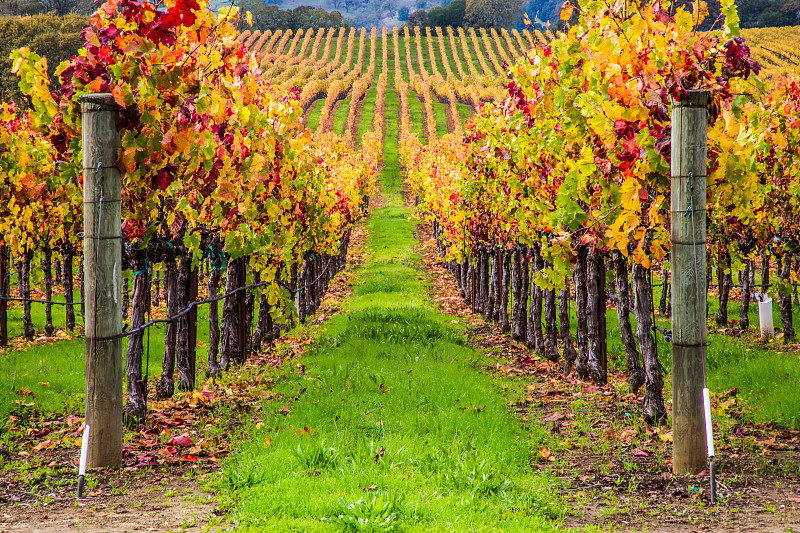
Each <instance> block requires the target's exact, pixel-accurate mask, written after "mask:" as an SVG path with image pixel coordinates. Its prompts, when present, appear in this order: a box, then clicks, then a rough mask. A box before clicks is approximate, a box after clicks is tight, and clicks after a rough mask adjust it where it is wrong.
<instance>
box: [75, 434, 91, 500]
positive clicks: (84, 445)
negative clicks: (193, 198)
mask: <svg viewBox="0 0 800 533" xmlns="http://www.w3.org/2000/svg"><path fill="white" fill-rule="evenodd" d="M89 431H91V427H90V426H86V427H85V428H83V440H82V441H81V464H80V466H78V498H83V484H84V481H85V480H86V458H87V457H88V455H89Z"/></svg>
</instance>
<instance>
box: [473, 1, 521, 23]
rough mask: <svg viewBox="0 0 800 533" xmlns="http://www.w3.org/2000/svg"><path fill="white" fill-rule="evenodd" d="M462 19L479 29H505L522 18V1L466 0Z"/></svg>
mask: <svg viewBox="0 0 800 533" xmlns="http://www.w3.org/2000/svg"><path fill="white" fill-rule="evenodd" d="M466 4H467V5H466V12H465V14H464V19H465V20H466V21H467V22H469V23H470V25H472V26H475V27H480V28H498V29H499V28H506V27H508V26H511V25H512V24H514V23H515V22H517V21H518V20H519V19H520V17H521V16H522V0H468V1H467V2H466Z"/></svg>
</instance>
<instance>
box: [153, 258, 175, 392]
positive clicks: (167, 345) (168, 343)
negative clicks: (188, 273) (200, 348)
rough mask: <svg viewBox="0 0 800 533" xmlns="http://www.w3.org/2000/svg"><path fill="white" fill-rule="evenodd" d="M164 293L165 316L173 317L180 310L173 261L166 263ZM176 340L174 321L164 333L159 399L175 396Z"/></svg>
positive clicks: (168, 324) (158, 389)
mask: <svg viewBox="0 0 800 533" xmlns="http://www.w3.org/2000/svg"><path fill="white" fill-rule="evenodd" d="M166 266H167V270H166V272H165V274H164V277H165V285H166V287H165V291H166V295H165V297H166V299H167V316H175V315H177V314H178V311H179V309H180V303H179V300H178V265H177V264H176V263H175V260H174V259H170V260H168V261H166ZM177 338H178V324H177V323H176V321H174V320H173V321H171V322H168V323H167V328H166V332H165V333H164V361H163V363H162V364H161V379H159V380H158V382H157V383H156V395H157V396H158V397H159V398H171V397H172V395H173V394H175V378H174V374H175V350H176V343H177Z"/></svg>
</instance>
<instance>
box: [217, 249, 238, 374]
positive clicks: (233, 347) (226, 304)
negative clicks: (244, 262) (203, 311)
mask: <svg viewBox="0 0 800 533" xmlns="http://www.w3.org/2000/svg"><path fill="white" fill-rule="evenodd" d="M238 269H239V261H229V262H228V268H227V269H226V271H225V275H226V278H225V294H228V296H226V297H225V298H224V299H223V300H222V326H221V328H220V329H221V332H222V343H221V347H220V357H219V366H220V367H221V368H222V369H223V370H228V368H229V367H230V365H231V363H232V362H234V361H237V360H239V359H240V357H239V355H238V353H239V337H238V330H239V320H238V316H237V301H238V299H237V296H238V295H237V294H231V293H232V292H233V291H235V290H236V287H237V286H238V279H239V274H238Z"/></svg>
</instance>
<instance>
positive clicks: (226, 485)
mask: <svg viewBox="0 0 800 533" xmlns="http://www.w3.org/2000/svg"><path fill="white" fill-rule="evenodd" d="M390 57H391V56H390ZM397 113H398V99H397V94H396V89H395V87H394V85H393V83H392V80H391V79H390V84H389V87H388V88H387V117H386V125H387V132H386V136H387V140H386V143H385V153H384V160H385V164H384V170H383V176H382V188H383V191H384V195H385V196H384V205H383V207H381V208H380V209H377V210H376V211H374V212H373V216H372V218H371V220H370V221H369V224H368V230H369V238H368V243H367V249H368V258H369V259H368V261H367V263H366V264H365V265H364V266H363V267H362V268H360V269H359V271H358V272H357V276H358V282H357V283H356V284H355V286H354V289H353V293H354V294H353V295H352V296H351V297H350V298H348V300H346V301H345V302H344V311H343V312H342V313H340V314H338V315H336V316H335V317H333V318H332V319H330V320H329V321H327V322H326V324H325V327H326V332H325V334H324V336H323V337H322V339H321V340H320V342H319V344H318V345H317V346H316V348H315V349H314V350H313V351H312V352H311V353H309V354H306V355H305V356H304V357H303V360H302V363H303V365H305V366H304V373H303V374H302V375H301V374H300V373H298V372H292V371H291V370H289V371H283V372H282V376H281V377H283V378H285V379H281V380H278V383H279V385H278V388H277V389H276V391H277V392H279V393H281V394H282V395H284V396H291V397H294V396H297V395H298V391H300V390H302V391H303V394H302V395H300V396H299V399H297V400H296V401H295V402H294V403H293V404H291V406H290V409H289V413H288V414H281V413H280V411H279V409H280V407H283V404H282V403H281V405H278V403H280V402H278V403H275V402H273V403H269V404H265V405H264V409H263V410H264V421H263V424H258V425H252V426H250V427H247V428H244V429H243V434H244V435H247V436H248V437H249V438H250V440H248V441H247V442H246V443H244V444H243V445H242V446H241V447H240V448H239V449H238V450H237V452H236V453H235V454H234V455H233V456H232V457H231V458H230V459H229V460H228V462H227V463H226V464H225V465H224V468H223V470H222V472H221V474H220V476H219V478H218V481H217V483H218V485H219V487H220V488H221V489H223V494H224V496H225V498H227V499H229V501H230V502H231V506H232V509H231V511H232V517H233V518H234V519H235V520H236V522H237V524H239V526H240V528H241V529H242V530H244V531H409V532H410V531H426V532H427V531H464V530H471V531H500V530H509V531H551V530H552V529H553V527H554V525H555V522H554V520H558V518H559V517H560V516H561V514H562V510H561V509H560V508H559V507H558V506H557V505H556V504H555V500H554V492H553V490H552V488H553V480H552V479H551V478H549V477H547V475H545V474H542V473H539V472H538V471H537V470H536V469H535V468H533V467H532V466H531V465H532V462H533V460H534V458H535V454H536V450H538V449H539V447H540V446H541V445H552V444H551V437H550V436H549V434H548V433H547V432H546V431H544V430H543V429H542V428H538V427H533V428H523V427H522V426H521V425H520V424H519V421H518V420H517V419H516V418H515V416H514V415H513V414H512V413H510V412H509V411H508V410H507V408H506V404H507V401H508V400H509V398H507V397H506V396H505V395H504V392H503V387H502V386H501V385H502V383H498V382H497V379H498V378H497V377H496V375H493V374H489V375H487V374H485V373H483V372H482V371H480V370H479V369H480V368H482V367H485V366H486V365H487V364H488V363H489V361H488V359H486V358H485V356H481V355H479V354H477V353H475V352H473V351H472V350H471V349H470V348H468V347H467V346H466V344H465V340H464V333H463V331H461V329H460V326H457V325H454V324H451V320H450V317H446V316H443V315H441V314H440V313H438V312H437V311H434V310H433V309H432V304H431V302H430V301H429V300H428V298H427V297H426V296H425V287H424V285H423V283H424V281H423V280H422V279H421V277H422V276H421V275H420V272H419V270H418V266H419V264H420V258H419V256H418V255H417V252H416V240H415V238H414V237H413V234H412V230H413V228H414V222H411V221H410V220H409V219H408V217H409V214H410V213H409V210H408V209H407V208H406V207H405V206H404V205H403V202H402V199H401V197H400V190H401V174H400V171H399V165H398V157H397V148H398V147H397V134H398V131H397V128H398V125H397V119H398V116H397Z"/></svg>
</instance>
